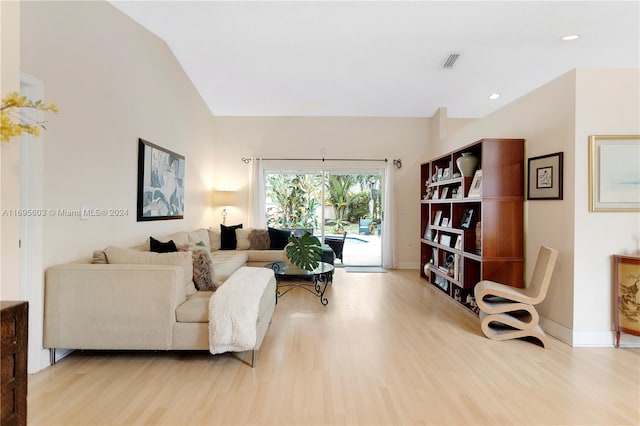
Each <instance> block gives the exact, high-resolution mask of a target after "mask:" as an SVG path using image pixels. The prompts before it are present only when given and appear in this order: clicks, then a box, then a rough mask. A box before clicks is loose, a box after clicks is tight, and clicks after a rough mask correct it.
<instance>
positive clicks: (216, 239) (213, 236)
mask: <svg viewBox="0 0 640 426" xmlns="http://www.w3.org/2000/svg"><path fill="white" fill-rule="evenodd" d="M209 243H210V244H211V251H217V250H220V247H221V246H222V239H221V237H220V231H216V230H215V229H213V228H209Z"/></svg>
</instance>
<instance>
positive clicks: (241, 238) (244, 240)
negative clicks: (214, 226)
mask: <svg viewBox="0 0 640 426" xmlns="http://www.w3.org/2000/svg"><path fill="white" fill-rule="evenodd" d="M251 231H253V228H246V229H243V228H238V229H236V240H237V243H236V250H249V247H250V246H251V242H250V241H249V234H251Z"/></svg>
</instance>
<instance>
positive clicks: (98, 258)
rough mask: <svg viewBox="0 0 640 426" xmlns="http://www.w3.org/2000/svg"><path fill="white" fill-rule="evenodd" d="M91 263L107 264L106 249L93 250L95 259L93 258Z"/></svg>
mask: <svg viewBox="0 0 640 426" xmlns="http://www.w3.org/2000/svg"><path fill="white" fill-rule="evenodd" d="M91 263H94V264H96V265H105V264H107V263H109V262H107V255H106V253H105V252H104V250H94V251H93V259H91Z"/></svg>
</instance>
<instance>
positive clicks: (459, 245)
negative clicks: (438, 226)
mask: <svg viewBox="0 0 640 426" xmlns="http://www.w3.org/2000/svg"><path fill="white" fill-rule="evenodd" d="M453 248H455V249H458V250H462V236H461V235H458V238H457V239H456V242H455V244H454V245H453Z"/></svg>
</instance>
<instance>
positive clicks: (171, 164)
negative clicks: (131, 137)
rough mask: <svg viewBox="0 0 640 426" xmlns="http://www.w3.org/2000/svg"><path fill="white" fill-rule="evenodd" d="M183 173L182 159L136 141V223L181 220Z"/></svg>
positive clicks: (180, 156)
mask: <svg viewBox="0 0 640 426" xmlns="http://www.w3.org/2000/svg"><path fill="white" fill-rule="evenodd" d="M184 171H185V159H184V156H182V155H180V154H176V153H175V152H172V151H169V150H167V149H164V148H161V147H159V146H158V145H155V144H152V143H151V142H147V141H145V140H144V139H138V203H137V220H138V222H141V221H148V220H166V219H182V218H183V217H184Z"/></svg>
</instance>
